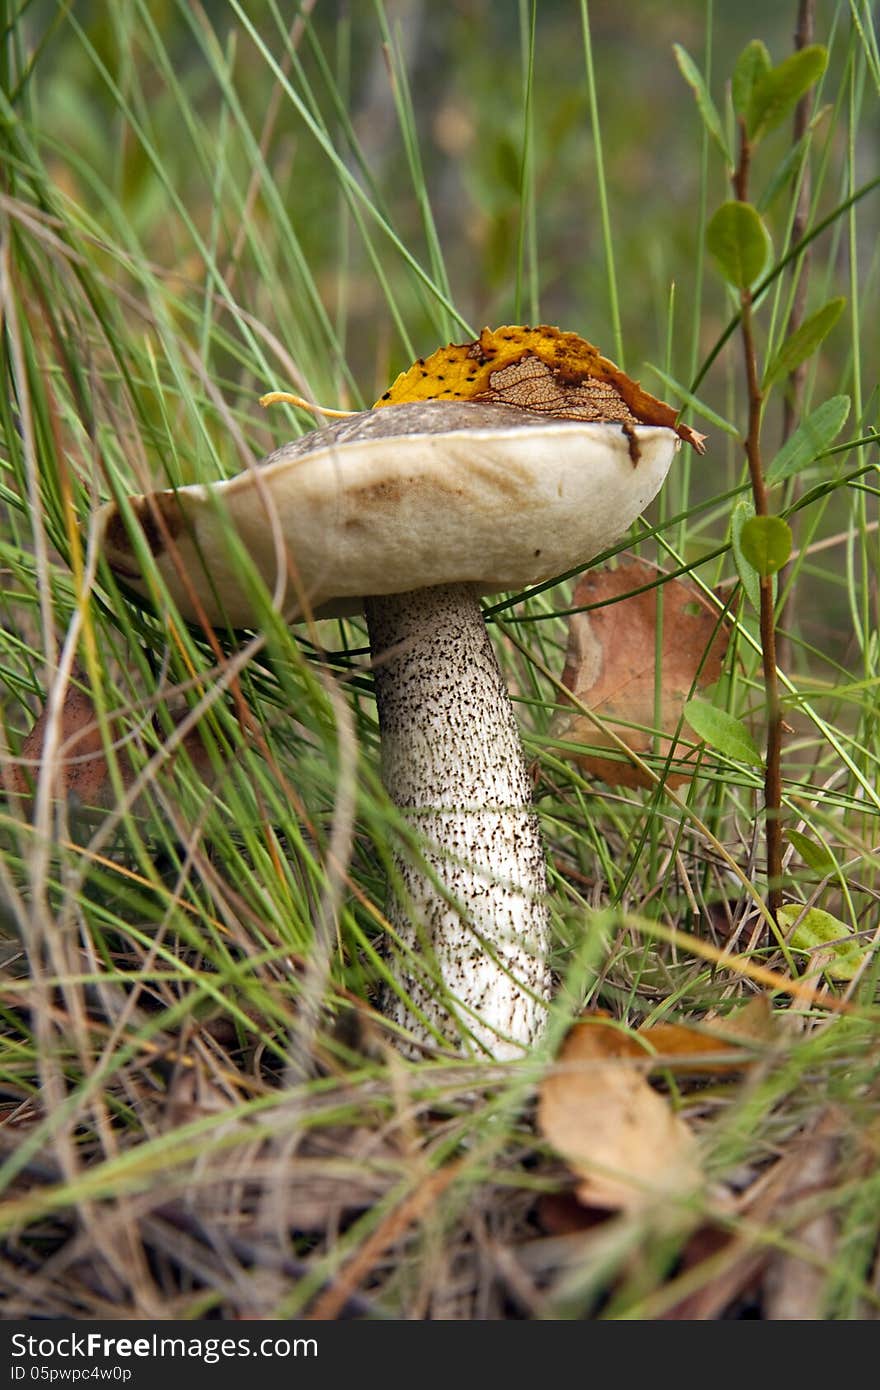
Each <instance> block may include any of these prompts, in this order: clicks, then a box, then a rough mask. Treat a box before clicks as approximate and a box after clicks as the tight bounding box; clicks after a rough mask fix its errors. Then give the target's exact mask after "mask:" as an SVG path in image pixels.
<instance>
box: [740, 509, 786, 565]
mask: <svg viewBox="0 0 880 1390" xmlns="http://www.w3.org/2000/svg"><path fill="white" fill-rule="evenodd" d="M739 543H740V546H741V547H742V553H743V555H744V556H745V558H746V560H747V561H748V563H749V564H750V565H751V566H752V569H755V570H757V571H758V574H759V575H760V576H761V578H762V579H766V578H767V577H768V576H769V575H771V574H776V572H777V570H781V569H782V566H783V565H784V564H785V562H786V560H787V559H788V557H789V555H790V554H791V527H790V526H789V524H788V522H787V521H783V519H782V517H781V516H752V517H749V519H748V521H747V522H746V523H745V525H744V526H743V528H742V531H741V532H740V537H739Z"/></svg>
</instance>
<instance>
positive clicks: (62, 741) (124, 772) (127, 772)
mask: <svg viewBox="0 0 880 1390" xmlns="http://www.w3.org/2000/svg"><path fill="white" fill-rule="evenodd" d="M77 679H79V680H80V681H82V680H83V679H84V678H83V677H82V676H81V675H78V676H77ZM47 722H48V714H47V710H46V709H45V708H44V709H43V710H42V712H41V713H40V715H39V717H38V718H37V721H36V723H35V724H34V726H33V728H32V729H31V731H30V733H29V734H28V735H27V738H26V739H25V740H24V743H23V744H22V748H21V756H20V758H19V759H18V760H17V761H16V762H12V763H9V764H7V765H6V766H5V767H3V768H2V780H0V785H2V787H3V789H4V791H6V793H7V794H8V795H16V796H20V797H23V798H24V799H25V800H26V801H28V800H29V799H30V796H31V794H32V789H33V786H34V785H35V783H36V780H37V778H38V776H39V775H40V771H41V766H40V765H41V762H42V758H43V746H44V744H45V741H46V732H47ZM182 747H183V748H185V749H186V752H187V753H188V754H189V757H190V758H191V759H192V762H193V764H194V766H195V767H196V768H197V769H198V770H199V772H200V773H201V775H202V776H203V777H205V778H206V779H210V778H211V776H212V765H211V760H210V756H209V754H208V750H207V749H206V747H205V745H204V743H203V741H202V739H201V736H200V734H199V731H198V729H193V730H191V731H190V732H189V733H188V734H187V735H186V737H185V738H184V739H183V743H182ZM116 756H117V762H118V766H119V773H120V776H121V778H122V785H123V786H124V787H129V786H131V784H132V782H133V781H134V779H135V776H136V772H135V769H134V767H133V765H132V762H131V760H130V758H129V756H128V752H127V749H126V748H125V747H124V746H123V747H120V748H119V749H118V751H117V755H116ZM54 771H55V787H54V792H55V794H56V795H57V796H59V797H63V798H65V799H69V800H73V801H74V802H76V803H78V804H79V805H81V806H100V807H108V806H110V805H112V802H113V783H112V780H111V777H110V769H109V766H108V763H107V756H106V753H105V751H104V742H103V739H102V737H101V727H100V724H99V723H98V716H97V713H96V711H95V706H94V703H93V701H92V697H91V695H89V694H88V693H87V691H85V690H83V689H81V688H79V686H77V685H73V684H70V685H68V687H67V689H66V691H65V693H64V700H63V702H62V706H61V714H60V729H59V737H58V743H57V757H56V764H55V768H54Z"/></svg>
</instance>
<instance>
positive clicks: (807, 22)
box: [778, 0, 815, 667]
mask: <svg viewBox="0 0 880 1390" xmlns="http://www.w3.org/2000/svg"><path fill="white" fill-rule="evenodd" d="M814 32H815V0H799V4H798V19H797V28H796V29H795V34H794V47H795V52H798V51H799V50H800V49H802V48H806V47H807V46H808V45H809V44H811V43H812V42H813V36H814ZM812 105H813V100H812V95H811V93H810V92H806V93H805V94H804V96H802V97H801V99H800V101H799V102H798V104H797V106H796V107H795V112H794V124H793V126H792V132H791V138H792V144H793V145H794V146H795V147H796V146H797V144H798V141H800V140H802V139H803V137H804V136H805V135H806V133H807V127H808V125H809V122H810V112H811V110H812ZM811 195H812V178H811V174H810V162H809V159H805V160H804V163H803V168H802V169H801V181H800V187H799V188H798V194H797V204H796V206H795V210H794V219H793V221H792V224H791V244H792V245H793V246H797V245H798V243H799V242H801V241H803V239H804V237H805V236H806V234H807V227H808V223H809V220H810V199H811ZM810 256H811V249H810V247H809V246H807V247H805V249H804V251H803V253H802V254H801V255H800V256H799V257H798V259H797V260H796V261H795V262H794V265H793V267H792V276H793V278H794V295H793V298H792V304H791V313H790V314H789V318H788V328H787V333H788V336H789V337H790V336H791V334H792V333H794V332H795V330H796V329H798V328H800V326H801V324H802V323H803V321H804V310H805V309H806V304H807V287H808V284H809V276H810ZM806 375H807V364H806V362H801V363H800V365H799V366H797V367H795V369H794V371H793V372H792V373H791V375H790V376H789V378H788V389H787V391H786V393H785V399H784V401H783V404H782V439H781V443H782V444H784V443H785V442H786V440H787V439H790V438H791V436H792V435H793V434H794V431H795V429H796V427H797V425H798V421H799V417H800V413H801V399H802V397H803V391H804V381H805V380H806ZM800 491H801V488H800V482H799V480H798V479H797V478H795V480H794V485H793V487H792V492H791V499H790V500H791V501H792V502H794V501H796V500H797V498H798V496H799V495H800ZM789 525H792V523H791V522H789ZM796 526H797V522H796V521H795V522H794V526H793V528H792V529H793V530H794V529H795V528H796ZM779 583H780V585H783V584H784V577H783V574H780V576H779ZM790 603H791V595H789V598H788V599H787V600H786V601H785V604H784V606H783V608H782V611H781V612H780V614H779V627H780V628H785V629H788V628H789V626H790V617H789V608H790ZM789 648H790V638H788V637H783V638H781V639H780V642H779V649H778V658H779V664H780V665H781V666H783V667H786V666H788V665H789V655H790V652H789Z"/></svg>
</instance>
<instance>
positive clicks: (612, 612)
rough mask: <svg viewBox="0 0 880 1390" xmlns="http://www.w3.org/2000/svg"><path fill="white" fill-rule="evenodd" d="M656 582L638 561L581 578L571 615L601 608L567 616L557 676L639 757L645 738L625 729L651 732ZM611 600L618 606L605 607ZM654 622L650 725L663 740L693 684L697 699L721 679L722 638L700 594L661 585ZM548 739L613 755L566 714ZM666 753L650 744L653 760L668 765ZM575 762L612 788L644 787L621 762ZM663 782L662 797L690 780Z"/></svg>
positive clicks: (594, 757)
mask: <svg viewBox="0 0 880 1390" xmlns="http://www.w3.org/2000/svg"><path fill="white" fill-rule="evenodd" d="M659 573H660V572H659V571H658V570H657V569H655V568H654V567H653V566H652V565H648V564H645V563H644V561H642V560H631V561H629V562H628V563H627V564H624V565H620V566H619V567H618V568H617V569H615V570H609V569H596V570H591V571H590V572H589V574H585V575H584V576H583V578H582V579H581V581H580V583H579V584H578V585H577V588H576V589H575V591H574V596H573V601H572V606H573V607H574V606H576V605H583V606H584V607H588V606H591V605H593V604H603V605H604V607H601V608H594V609H593V610H592V611H591V612H589V613H575V614H573V615H572V617H571V619H570V621H569V629H568V652H567V655H566V661H565V670H564V671H563V673H562V679H563V682H564V684H565V685H566V686H567V687H568V689H569V690H570V691H571V692H572V694H574V695H576V696H577V698H578V699H579V700H580V701H581V702H582V703H583V704H585V705H586V706H587V707H588V708H589V709H591V710H594V711H595V712H596V714H598V715H600V716H601V718H602V719H604V720H606V721H607V722H608V723H609V725H610V726H611V727H612V729H613V730H614V732H615V733H616V734H618V735H619V737H620V738H622V739H623V740H624V742H625V743H627V744H628V745H629V747H630V748H632V749H633V750H634V751H635V752H637V753H642V754H644V753H648V752H650V751H651V750H652V747H653V737H652V734H651V733H649V732H642V731H641V730H640V729H633V728H630V727H627V726H629V725H631V724H637V725H644V726H646V729H648V730H651V729H653V728H654V727H655V670H656V633H657V594H658V591H659V586H658V585H657V579H658V575H659ZM649 584H650V585H653V586H654V587H652V588H649V589H645V591H644V592H643V593H634V592H632V591H633V590H636V589H643V588H644V586H645V585H649ZM620 595H629V597H623V598H621V597H620ZM614 599H617V602H610V601H609V600H614ZM662 621H663V642H662V653H661V662H662V672H661V680H660V708H659V725H660V729H661V730H662V731H663V734H664V735H671V734H673V733H674V731H675V729H676V728H677V726H678V722H679V719H680V718H681V712H682V708H683V706H684V704H685V701H687V700H688V699H689V698H690V696H691V694H692V693H693V688H694V682H696V688H697V689H703V688H704V687H705V686H708V685H712V684H713V683H714V682H715V681H717V680H718V677H719V676H720V675H721V666H722V662H723V661H724V656H725V653H726V651H727V643H728V638H729V634H728V632H727V630H726V629H725V628H723V627H719V626H718V615H717V613H716V611H715V610H714V608H712V606H711V605H710V604H709V603H708V602H707V600H706V598H705V597H704V595H703V594H702V593H701V592H700V590H699V589H698V588H697V587H696V586H695V585H693V584H690V583H685V582H684V581H683V580H680V579H670V580H667V581H666V582H665V583H664V584H663V606H662ZM698 673H699V674H698ZM553 733H554V735H555V736H556V737H558V738H564V739H565V740H566V741H568V742H574V743H584V744H588V745H590V746H592V747H597V746H598V747H603V746H604V747H613V746H614V744H613V741H612V739H610V738H609V737H608V736H607V735H606V734H604V733H603V732H601V731H600V730H599V729H597V728H596V726H595V725H594V724H592V723H591V722H590V721H589V720H588V719H587V718H586V717H585V716H584V715H582V714H579V713H577V712H574V711H572V712H564V713H562V714H560V715H559V716H557V719H556V721H555V723H554V727H553ZM671 746H672V744H671V739H670V738H669V737H661V738H659V739H658V751H659V752H660V754H661V756H664V757H665V756H667V755H668V753H669V751H670V748H671ZM576 761H577V762H578V763H580V764H581V766H583V767H584V768H586V770H587V771H588V772H590V773H592V774H593V776H594V777H600V778H601V779H602V781H603V782H608V783H610V784H612V785H614V786H624V787H646V786H650V785H652V784H651V779H650V778H648V777H646V776H645V774H644V773H643V772H642V771H641V769H640V768H638V767H636V766H635V764H633V763H629V762H626V761H624V760H623V758H622V757H621V758H618V759H612V758H603V757H601V756H600V755H599V754H592V753H587V754H582V755H577V757H576ZM666 780H667V785H668V786H670V787H677V786H681V784H682V782H686V781H688V780H689V773H687V772H686V771H684V772H683V771H681V770H680V769H678V770H676V771H675V772H673V773H670V775H669V776H668V777H667V779H666Z"/></svg>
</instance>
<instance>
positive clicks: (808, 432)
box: [767, 396, 850, 487]
mask: <svg viewBox="0 0 880 1390" xmlns="http://www.w3.org/2000/svg"><path fill="white" fill-rule="evenodd" d="M849 405H850V401H849V396H832V397H831V399H830V400H827V401H825V402H824V404H822V405H820V406H817V407H816V409H815V410H813V411H811V412H810V414H809V415H807V416H806V417H805V418H804V419H803V420H802V421H801V423H800V424H799V425H798V427H797V429H796V430H795V432H794V434H793V435H792V436H791V438H790V439H787V440H786V441H785V443H784V444H783V446H782V448H781V449H780V450H779V453H778V454H777V455H776V457H775V459H774V460H773V462H772V463H771V465H770V467H769V468H768V469H767V486H768V487H774V486H775V485H776V484H777V483H782V482H784V481H785V479H786V478H793V477H794V476H795V475H796V474H797V473H802V472H803V470H804V469H805V468H809V466H810V464H811V463H814V462H815V461H816V459H817V458H819V457H820V455H822V454H824V453H825V450H826V449H830V447H831V445H832V444H833V443H834V441H835V439H836V438H837V436H838V435H839V434H840V431H841V430H842V429H843V427H844V425H845V424H846V421H847V416H848V415H849Z"/></svg>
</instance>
